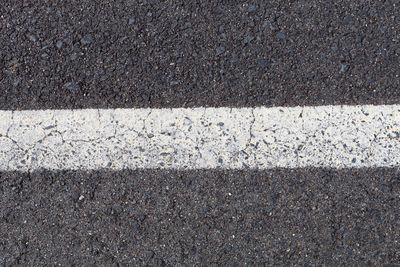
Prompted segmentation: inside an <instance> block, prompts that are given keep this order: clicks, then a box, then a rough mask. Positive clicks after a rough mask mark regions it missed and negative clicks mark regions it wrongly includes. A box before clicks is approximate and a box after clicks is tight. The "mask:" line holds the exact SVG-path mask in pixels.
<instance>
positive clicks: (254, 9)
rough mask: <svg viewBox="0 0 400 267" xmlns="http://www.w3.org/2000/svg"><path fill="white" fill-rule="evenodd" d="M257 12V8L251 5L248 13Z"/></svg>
mask: <svg viewBox="0 0 400 267" xmlns="http://www.w3.org/2000/svg"><path fill="white" fill-rule="evenodd" d="M256 10H257V7H256V6H255V5H250V6H249V9H248V11H249V12H254V11H256Z"/></svg>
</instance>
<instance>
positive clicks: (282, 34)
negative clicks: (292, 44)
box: [276, 32, 286, 39]
mask: <svg viewBox="0 0 400 267" xmlns="http://www.w3.org/2000/svg"><path fill="white" fill-rule="evenodd" d="M276 37H277V38H279V39H286V34H284V33H283V32H280V33H278V34H277V35H276Z"/></svg>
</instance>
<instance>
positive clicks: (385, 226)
mask: <svg viewBox="0 0 400 267" xmlns="http://www.w3.org/2000/svg"><path fill="white" fill-rule="evenodd" d="M399 206H400V173H399V172H398V170H397V169H369V170H368V169H367V170H346V171H334V170H324V169H300V170H284V169H282V170H274V171H269V172H256V171H229V172H226V171H215V170H214V171H209V170H208V171H194V172H177V171H143V170H142V171H128V170H126V171H122V172H108V171H100V172H91V173H85V172H65V171H64V172H58V173H54V172H47V171H39V172H34V173H31V174H21V173H1V174H0V207H1V211H0V212H1V213H0V229H1V231H0V264H3V265H4V266H15V265H28V263H29V264H33V265H53V264H61V265H62V266H70V265H76V266H82V265H85V266H88V265H90V266H99V265H107V266H111V264H114V265H113V266H116V265H115V264H117V263H119V264H122V265H124V264H130V265H132V264H140V265H142V266H143V265H153V266H177V265H178V266H179V265H180V266H183V265H184V264H187V266H193V265H194V264H198V265H217V266H221V265H222V264H230V265H232V266H235V264H236V265H237V266H238V265H244V264H245V263H247V264H249V265H251V266H253V265H254V264H256V263H259V264H261V263H264V264H268V265H271V266H272V265H281V266H283V265H287V264H296V265H301V266H303V265H304V266H316V265H317V264H324V265H327V266H329V265H330V266H338V265H347V266H349V265H351V266H353V264H358V265H361V266H367V265H370V266H378V265H379V266H382V265H385V264H396V263H397V264H398V263H399V262H400V241H399V240H400V210H399Z"/></svg>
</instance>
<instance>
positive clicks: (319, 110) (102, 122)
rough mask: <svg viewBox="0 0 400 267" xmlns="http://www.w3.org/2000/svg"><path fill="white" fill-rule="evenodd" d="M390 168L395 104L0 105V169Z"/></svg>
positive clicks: (394, 162) (397, 139)
mask: <svg viewBox="0 0 400 267" xmlns="http://www.w3.org/2000/svg"><path fill="white" fill-rule="evenodd" d="M308 166H314V167H329V168H350V167H353V168H361V167H394V166H400V106H399V105H381V106H372V105H367V106H319V107H293V108H283V107H276V108H194V109H184V108H177V109H88V110H38V111H31V110H26V111H14V112H12V111H0V171H12V170H20V171H32V170H35V169H38V168H46V169H52V170H59V169H73V170H75V169H100V168H110V169H123V168H174V169H202V168H207V169H209V168H225V169H240V168H256V169H270V168H276V167H285V168H299V167H308Z"/></svg>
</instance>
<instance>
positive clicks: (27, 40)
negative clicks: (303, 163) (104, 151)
mask: <svg viewBox="0 0 400 267" xmlns="http://www.w3.org/2000/svg"><path fill="white" fill-rule="evenodd" d="M108 2H110V3H108ZM216 2H217V1H201V0H200V1H164V2H159V1H146V0H143V1H89V0H87V1H72V0H67V1H60V0H56V1H43V0H39V1H33V0H30V1H28V0H25V1H13V0H3V1H1V4H0V109H12V110H15V109H46V108H62V109H66V108H89V107H90V108H106V107H108V108H111V107H197V106H215V107H217V106H232V107H242V106H296V105H322V104H372V103H374V104H393V103H396V104H399V103H400V78H399V77H400V62H399V57H400V41H399V37H400V16H399V13H400V12H399V11H400V8H399V7H400V1H399V0H388V1H363V0H354V1H322V0H310V1H296V2H294V1H284V0H282V1H253V2H252V3H251V4H246V3H238V2H239V1H220V3H216ZM240 2H243V1H240ZM399 207H400V174H399V172H398V170H397V169H364V170H343V171H335V170H324V169H300V170H285V169H281V170H273V171H263V172H258V171H249V170H246V171H228V172H224V171H218V170H202V171H193V172H179V171H171V172H168V171H159V170H156V171H154V170H136V171H134V170H131V171H128V170H126V171H121V172H110V171H104V170H103V171H98V172H93V173H85V172H67V171H66V172H59V173H56V172H49V171H43V172H37V173H33V174H26V173H0V266H16V265H23V266H24V265H34V266H38V265H55V264H61V265H63V266H71V265H75V266H82V265H92V266H110V265H114V266H115V265H117V264H118V263H119V264H120V265H119V266H121V265H122V266H125V265H129V266H131V265H140V266H143V265H150V266H166V265H169V266H175V265H184V264H185V263H186V264H187V265H188V266H191V265H222V264H229V265H235V264H236V265H244V264H245V263H248V264H249V265H257V264H258V265H263V264H265V265H303V266H315V265H318V264H322V265H326V266H338V265H339V266H348V265H354V264H358V265H361V266H363V265H385V264H388V265H396V264H400V252H399V251H400V247H399V246H400V245H399V242H400V241H399V240H400V236H399V235H400V230H399V229H400V209H399Z"/></svg>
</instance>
